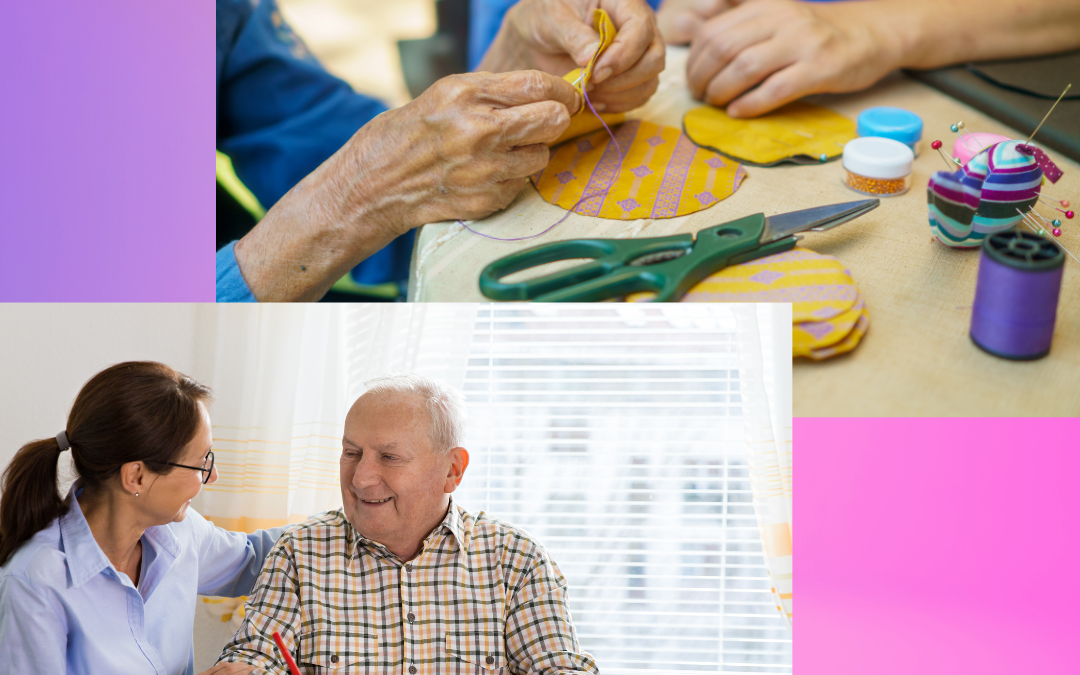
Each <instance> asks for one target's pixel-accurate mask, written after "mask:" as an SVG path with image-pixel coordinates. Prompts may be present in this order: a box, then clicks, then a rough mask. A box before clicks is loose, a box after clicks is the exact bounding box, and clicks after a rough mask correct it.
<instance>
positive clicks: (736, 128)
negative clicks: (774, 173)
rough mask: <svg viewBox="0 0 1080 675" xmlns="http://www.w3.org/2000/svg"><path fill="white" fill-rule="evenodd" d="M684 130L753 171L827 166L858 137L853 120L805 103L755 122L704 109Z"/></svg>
mask: <svg viewBox="0 0 1080 675" xmlns="http://www.w3.org/2000/svg"><path fill="white" fill-rule="evenodd" d="M683 130H684V131H685V132H686V135H687V136H689V137H690V139H691V140H692V141H693V142H694V143H697V144H698V145H700V146H702V147H704V148H709V149H711V150H715V151H717V152H719V153H721V154H723V155H725V156H727V157H731V158H732V159H735V160H737V161H739V162H743V163H744V164H750V165H752V166H772V165H774V164H779V163H781V162H792V163H796V164H819V163H821V156H822V155H824V156H825V159H826V161H827V160H830V159H835V158H837V157H840V156H841V155H843V153H844V144H845V143H847V142H848V141H850V140H851V139H853V138H856V137H857V136H858V134H857V133H856V128H855V122H853V121H852V120H850V119H848V118H846V117H844V116H843V115H841V114H839V113H837V112H834V111H832V110H829V109H828V108H823V107H821V106H818V105H814V104H812V103H806V102H805V101H795V102H794V103H789V104H787V105H786V106H784V107H782V108H780V109H779V110H776V111H774V112H771V113H768V114H766V115H762V116H761V117H755V118H753V119H735V118H732V117H728V114H727V113H726V112H724V111H723V110H720V109H719V108H716V107H713V106H711V105H706V106H701V107H698V108H694V109H692V110H690V111H689V112H688V113H686V116H685V117H683Z"/></svg>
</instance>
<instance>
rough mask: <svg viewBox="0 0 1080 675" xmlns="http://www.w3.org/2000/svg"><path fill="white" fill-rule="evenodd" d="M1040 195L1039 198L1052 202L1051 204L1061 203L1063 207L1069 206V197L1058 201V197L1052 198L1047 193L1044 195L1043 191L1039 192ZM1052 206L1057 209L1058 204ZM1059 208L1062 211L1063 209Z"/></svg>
mask: <svg viewBox="0 0 1080 675" xmlns="http://www.w3.org/2000/svg"><path fill="white" fill-rule="evenodd" d="M1038 196H1039V199H1042V200H1044V201H1047V202H1050V203H1051V204H1061V205H1062V206H1063V207H1065V208H1069V200H1068V199H1062V200H1060V201H1058V200H1057V199H1052V198H1050V197H1047V196H1046V195H1044V194H1042V193H1039V195H1038ZM1052 208H1055V209H1057V207H1056V206H1054V207H1052ZM1057 210H1058V211H1060V210H1061V209H1057Z"/></svg>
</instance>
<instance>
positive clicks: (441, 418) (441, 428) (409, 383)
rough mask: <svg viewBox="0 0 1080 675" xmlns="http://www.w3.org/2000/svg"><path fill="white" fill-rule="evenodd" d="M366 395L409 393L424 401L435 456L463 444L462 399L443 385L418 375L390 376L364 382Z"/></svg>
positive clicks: (455, 390) (451, 389) (453, 390)
mask: <svg viewBox="0 0 1080 675" xmlns="http://www.w3.org/2000/svg"><path fill="white" fill-rule="evenodd" d="M364 386H365V387H366V388H367V391H365V392H364V396H367V395H368V394H410V395H412V396H416V397H417V398H419V399H421V400H423V401H424V404H425V405H426V406H427V409H428V413H429V414H430V415H431V431H430V432H429V433H428V435H429V437H430V438H431V442H432V444H433V446H434V448H435V451H436V452H438V453H446V452H449V451H450V449H451V448H456V447H459V446H462V445H464V444H465V420H466V413H465V396H464V395H463V394H462V393H461V392H460V391H458V390H457V389H455V388H454V387H451V386H450V385H448V384H446V383H445V382H440V381H439V380H435V379H432V378H430V377H427V376H425V375H420V374H419V373H392V374H390V375H383V376H381V377H376V378H374V379H371V380H368V381H367V382H365V383H364Z"/></svg>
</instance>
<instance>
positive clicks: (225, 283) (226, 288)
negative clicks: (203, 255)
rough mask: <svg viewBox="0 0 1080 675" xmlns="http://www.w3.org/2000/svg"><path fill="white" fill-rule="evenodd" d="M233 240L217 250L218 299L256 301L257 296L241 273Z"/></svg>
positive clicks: (219, 300) (222, 300)
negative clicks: (253, 293)
mask: <svg viewBox="0 0 1080 675" xmlns="http://www.w3.org/2000/svg"><path fill="white" fill-rule="evenodd" d="M235 245H236V242H235V241H234V242H231V243H230V244H229V245H228V246H223V247H222V248H221V250H220V251H218V252H217V301H218V302H255V296H254V295H252V293H251V289H250V288H248V285H247V282H246V281H244V275H242V274H240V267H239V266H238V265H237V264H236V253H234V252H233V246H235Z"/></svg>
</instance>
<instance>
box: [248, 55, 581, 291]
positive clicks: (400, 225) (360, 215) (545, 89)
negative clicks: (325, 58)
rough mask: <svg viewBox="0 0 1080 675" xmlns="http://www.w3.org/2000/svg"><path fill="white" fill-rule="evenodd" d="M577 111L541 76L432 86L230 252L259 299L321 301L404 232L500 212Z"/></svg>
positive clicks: (375, 126)
mask: <svg viewBox="0 0 1080 675" xmlns="http://www.w3.org/2000/svg"><path fill="white" fill-rule="evenodd" d="M580 105H581V101H580V97H579V95H578V93H577V92H576V91H575V90H574V88H573V87H572V86H571V85H570V84H569V83H567V82H565V81H564V80H562V79H561V78H558V77H555V76H554V75H550V74H548V73H543V72H539V71H524V72H512V73H501V74H494V75H493V74H491V73H470V74H466V75H453V76H451V77H447V78H444V79H442V80H439V81H438V82H436V83H435V84H434V85H432V86H431V87H430V88H429V89H428V90H427V91H426V92H424V94H423V95H421V96H420V98H418V99H416V100H415V101H412V102H411V103H409V104H407V105H405V106H403V107H401V108H397V109H395V110H389V111H387V112H385V113H383V114H382V115H379V116H378V117H376V118H375V119H373V120H372V121H371V122H369V123H368V124H366V125H364V126H363V127H362V128H361V129H360V130H359V131H357V132H356V134H355V135H354V136H353V137H352V138H351V139H350V140H349V142H348V143H346V144H345V145H344V146H343V147H342V148H341V149H340V150H338V152H336V153H335V154H334V155H333V156H332V157H331V158H330V159H328V160H326V161H325V162H323V164H322V165H320V166H319V167H318V168H317V169H316V170H315V171H313V172H312V173H311V174H309V175H308V176H307V177H305V178H304V180H302V181H301V182H300V183H298V184H297V185H296V186H295V187H294V188H293V189H292V190H290V191H289V192H288V194H286V195H285V196H284V197H282V199H281V200H280V201H279V202H278V203H277V204H275V205H274V207H273V208H271V209H270V211H269V212H267V214H266V216H265V217H264V218H263V219H262V221H260V222H259V224H258V225H257V226H256V227H255V229H253V230H252V231H251V232H249V233H248V235H247V236H245V237H244V238H243V239H241V240H240V241H239V242H238V243H237V244H236V246H235V248H234V251H235V253H236V259H237V264H238V265H239V266H240V271H241V273H242V274H243V276H244V279H245V281H246V282H247V284H248V287H249V288H250V289H251V291H252V293H253V294H254V295H255V297H256V299H258V300H260V301H267V300H279V301H280V300H317V299H318V298H321V297H322V296H323V295H325V294H326V291H327V290H329V288H330V286H332V285H333V283H334V282H335V281H337V280H338V279H340V278H341V277H342V276H343V275H344V274H345V273H346V272H348V271H349V269H350V268H352V267H353V266H354V265H356V264H357V263H359V262H360V261H361V260H363V259H365V258H366V257H368V256H370V255H371V254H373V253H374V252H375V251H378V250H379V249H380V248H382V247H384V246H386V245H387V244H388V243H389V242H390V241H391V240H392V239H393V238H394V237H397V236H398V235H401V234H404V233H405V232H407V231H408V230H410V229H411V228H414V227H416V226H418V225H422V224H424V223H431V222H436V221H441V220H453V219H458V218H460V219H462V220H469V219H475V218H482V217H484V216H487V215H489V214H491V213H494V212H495V211H498V210H499V209H501V208H504V207H506V206H507V205H508V204H509V203H510V202H511V201H512V200H513V199H514V197H515V196H516V195H517V193H518V192H519V191H520V190H521V188H522V185H523V184H524V181H525V179H526V176H528V175H529V174H532V173H535V172H536V171H539V170H540V169H542V168H544V167H545V166H547V162H548V147H547V145H546V144H547V143H550V142H551V141H554V140H555V139H556V138H558V137H559V135H560V134H562V132H563V131H565V130H566V127H567V126H569V124H570V111H571V110H577V109H578V108H579V107H580Z"/></svg>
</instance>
